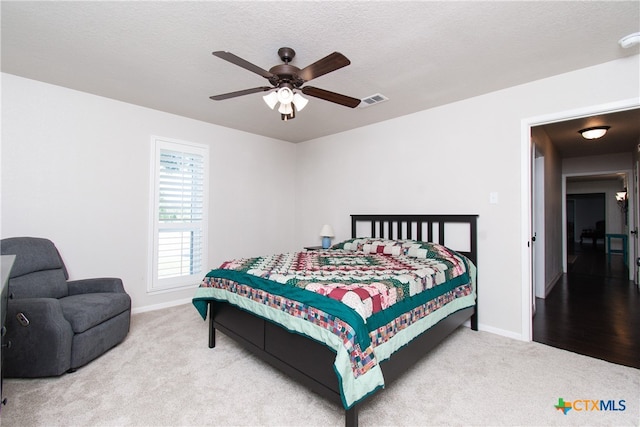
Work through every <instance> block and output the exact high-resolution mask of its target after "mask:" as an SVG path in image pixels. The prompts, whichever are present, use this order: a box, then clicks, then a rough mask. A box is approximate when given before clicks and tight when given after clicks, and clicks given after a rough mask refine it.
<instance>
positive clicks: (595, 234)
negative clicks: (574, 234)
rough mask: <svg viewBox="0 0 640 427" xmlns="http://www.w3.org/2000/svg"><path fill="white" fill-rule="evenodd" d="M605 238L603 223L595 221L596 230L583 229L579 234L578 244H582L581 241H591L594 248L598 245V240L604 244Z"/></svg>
mask: <svg viewBox="0 0 640 427" xmlns="http://www.w3.org/2000/svg"><path fill="white" fill-rule="evenodd" d="M604 237H605V222H604V221H597V222H596V228H585V229H584V230H582V233H580V244H581V245H582V244H583V239H585V238H586V239H591V242H592V243H593V246H594V247H596V246H597V245H598V240H600V239H602V243H604Z"/></svg>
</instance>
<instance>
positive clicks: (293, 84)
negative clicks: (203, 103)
mask: <svg viewBox="0 0 640 427" xmlns="http://www.w3.org/2000/svg"><path fill="white" fill-rule="evenodd" d="M213 55H215V56H217V57H218V58H221V59H224V60H225V61H229V62H231V63H232V64H235V65H237V66H239V67H242V68H244V69H245V70H249V71H251V72H253V73H256V74H258V75H260V76H262V77H264V78H265V79H267V80H269V83H270V84H271V85H272V86H259V87H254V88H251V89H244V90H239V91H236V92H229V93H224V94H221V95H214V96H211V97H210V98H211V99H213V100H214V101H221V100H223V99H229V98H235V97H237V96H243V95H249V94H251V93H256V92H266V91H268V90H272V92H270V93H269V94H267V95H265V96H263V99H264V101H265V102H266V103H267V105H268V106H269V108H271V109H274V108H275V106H276V104H278V102H279V103H280V107H279V108H278V111H279V112H280V114H281V118H282V120H290V119H293V118H295V116H296V111H300V110H302V109H303V108H304V107H305V105H307V102H309V101H308V100H307V99H306V98H304V97H303V96H302V95H300V93H299V92H302V93H304V94H305V95H309V96H312V97H314V98H320V99H324V100H325V101H329V102H334V103H336V104H340V105H344V106H345V107H349V108H355V107H357V106H358V104H360V100H359V99H357V98H352V97H350V96H346V95H341V94H339V93H335V92H330V91H328V90H324V89H319V88H317V87H313V86H303V85H304V84H305V83H306V82H308V81H309V80H312V79H315V78H316V77H320V76H322V75H325V74H327V73H330V72H332V71H335V70H337V69H339V68H342V67H346V66H347V65H349V64H351V61H349V60H348V59H347V58H346V57H345V56H344V55H343V54H341V53H339V52H333V53H332V54H329V55H327V56H325V57H324V58H322V59H320V60H318V61H316V62H314V63H313V64H311V65H308V66H307V67H305V68H303V69H300V68H298V67H296V66H293V65H291V64H289V62H291V60H292V59H293V57H294V56H295V55H296V52H295V51H294V50H293V49H291V48H290V47H281V48H280V49H278V56H279V57H280V59H281V60H282V61H283V62H284V64H278V65H275V66H273V67H271V69H270V70H269V71H267V70H264V69H262V68H260V67H258V66H257V65H254V64H252V63H250V62H248V61H246V60H244V59H242V58H240V57H238V56H236V55H234V54H233V53H231V52H225V51H215V52H213Z"/></svg>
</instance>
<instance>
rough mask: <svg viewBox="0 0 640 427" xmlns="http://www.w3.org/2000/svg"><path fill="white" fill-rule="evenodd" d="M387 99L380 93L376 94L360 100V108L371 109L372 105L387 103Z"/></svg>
mask: <svg viewBox="0 0 640 427" xmlns="http://www.w3.org/2000/svg"><path fill="white" fill-rule="evenodd" d="M388 100H389V98H387V97H386V96H384V95H382V94H381V93H376V94H375V95H371V96H367V97H366V98H362V100H361V102H360V106H359V107H360V108H367V107H371V106H372V105H376V104H380V103H381V102H384V101H388Z"/></svg>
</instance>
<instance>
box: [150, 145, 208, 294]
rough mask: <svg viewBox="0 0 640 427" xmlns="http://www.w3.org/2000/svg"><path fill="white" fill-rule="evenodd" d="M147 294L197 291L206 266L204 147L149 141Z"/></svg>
mask: <svg viewBox="0 0 640 427" xmlns="http://www.w3.org/2000/svg"><path fill="white" fill-rule="evenodd" d="M152 145H153V152H154V156H153V164H152V173H153V181H152V183H153V185H152V192H151V198H152V202H151V216H152V221H151V222H152V224H153V232H152V233H151V237H152V242H151V244H150V246H151V252H152V271H151V280H150V281H149V282H150V286H149V291H161V290H168V289H175V288H182V287H187V286H192V285H197V284H199V283H200V281H201V280H202V276H203V272H204V265H205V264H206V262H207V240H208V239H207V183H208V163H209V162H208V159H209V149H208V147H207V146H204V145H200V144H193V143H188V142H182V141H174V140H169V139H166V138H158V137H153V138H152Z"/></svg>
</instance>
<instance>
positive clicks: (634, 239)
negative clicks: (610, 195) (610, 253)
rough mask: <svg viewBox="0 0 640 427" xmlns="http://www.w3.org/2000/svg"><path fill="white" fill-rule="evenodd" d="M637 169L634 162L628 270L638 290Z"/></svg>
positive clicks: (639, 197) (639, 219)
mask: <svg viewBox="0 0 640 427" xmlns="http://www.w3.org/2000/svg"><path fill="white" fill-rule="evenodd" d="M638 169H640V161H638V160H636V162H635V164H634V167H633V185H632V190H631V191H632V194H633V195H632V197H631V200H630V202H631V203H629V210H630V211H631V215H633V217H634V219H635V221H633V223H634V224H633V229H631V230H630V233H631V237H630V240H631V245H632V248H633V250H632V252H631V253H632V254H633V258H631V256H630V257H629V270H633V279H632V280H633V281H634V283H635V284H636V286H638V288H640V278H639V277H638V274H639V272H638V259H640V253H639V252H638V224H640V209H639V206H640V204H639V203H638V201H639V200H640V195H639V194H640V189H639V188H638V187H639V186H638ZM630 255H631V254H630Z"/></svg>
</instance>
